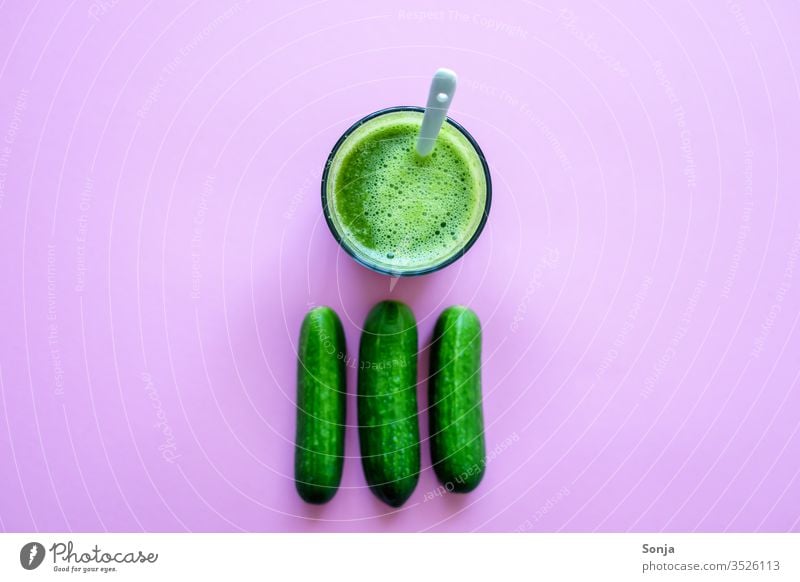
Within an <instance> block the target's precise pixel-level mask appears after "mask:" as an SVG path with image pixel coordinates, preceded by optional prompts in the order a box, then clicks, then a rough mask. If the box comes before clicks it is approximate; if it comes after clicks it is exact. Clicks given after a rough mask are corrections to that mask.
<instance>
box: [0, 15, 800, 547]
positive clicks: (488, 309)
mask: <svg viewBox="0 0 800 582" xmlns="http://www.w3.org/2000/svg"><path fill="white" fill-rule="evenodd" d="M713 4H714V7H713V8H712V7H711V6H710V5H706V4H705V3H688V2H685V1H678V2H677V3H674V5H673V3H670V7H669V8H666V7H665V5H664V4H653V3H649V2H626V3H624V4H622V3H609V4H607V5H604V4H600V3H593V2H575V1H570V0H567V2H566V3H565V4H550V3H548V4H542V5H539V4H536V3H532V2H524V1H514V2H507V3H506V2H504V3H499V2H488V3H487V2H461V1H459V2H455V1H451V2H448V3H437V4H436V6H435V7H433V4H432V3H430V2H423V1H415V2H409V3H404V4H402V5H400V4H389V3H377V2H375V3H367V2H363V3H357V2H325V1H319V2H304V1H303V2H299V3H294V2H293V3H288V2H286V3H283V4H282V5H278V4H277V3H274V2H273V3H270V4H267V3H256V2H253V3H248V2H244V1H242V2H239V3H231V4H228V5H227V6H226V5H223V4H222V3H221V2H211V1H198V2H169V3H163V2H162V3H157V2H147V3H138V2H117V1H115V0H104V1H100V0H98V1H97V2H95V3H90V2H89V1H86V2H72V3H69V4H68V3H39V2H29V1H23V0H12V1H7V2H4V3H2V6H1V7H0V243H1V244H0V248H2V254H0V269H1V270H2V273H3V277H2V285H0V321H2V327H1V328H0V329H2V332H0V333H2V336H1V339H2V341H1V342H0V380H1V382H0V396H1V398H0V474H2V479H0V527H2V528H3V529H5V530H10V531H21V530H75V531H85V530H101V531H102V530H111V531H121V530H124V531H140V530H147V531H183V530H201V531H218V530H225V531H228V530H232V531H235V530H262V531H353V530H359V531H363V530H368V531H417V530H426V531H431V530H433V531H471V530H487V531H513V530H525V531H628V530H632V531H647V530H668V531H684V530H698V531H723V530H725V531H728V530H730V531H788V530H793V531H797V530H800V525H799V520H800V479H799V478H798V471H799V470H800V463H799V462H798V459H800V435H798V427H800V390H798V375H800V364H798V353H800V332H799V331H798V327H797V326H798V317H800V315H799V314H800V309H799V308H800V200H798V191H799V189H800V164H798V160H797V155H798V151H800V131H798V130H799V129H800V81H798V67H799V66H800V64H798V56H799V55H800V35H798V25H800V7H799V6H798V4H797V3H796V2H793V1H789V0H786V1H780V2H770V3H766V2H760V1H753V2H750V1H744V0H741V1H739V0H733V1H731V2H725V3H723V2H720V3H713ZM432 10H433V11H432ZM438 66H448V67H451V68H453V69H455V70H456V71H458V73H459V74H460V79H461V84H460V88H459V90H458V94H457V96H456V98H455V103H454V106H453V110H452V116H453V118H454V119H456V120H457V121H459V122H461V123H463V124H464V125H465V126H466V128H467V129H468V130H469V131H470V132H471V133H472V134H473V135H474V136H475V137H476V138H477V140H478V141H479V142H480V144H481V146H482V148H483V150H484V152H485V153H486V156H487V158H488V160H489V163H490V166H491V169H492V173H493V179H494V205H493V208H492V214H491V216H490V218H489V223H488V225H487V228H486V230H485V231H484V234H483V236H482V238H481V239H480V240H479V242H478V243H477V244H476V245H475V247H474V248H473V249H472V250H471V251H470V252H469V254H468V255H467V256H466V257H465V259H464V260H461V261H460V262H458V263H456V264H455V265H453V266H451V267H449V268H448V269H445V270H444V271H442V272H440V273H437V274H435V275H432V276H427V277H423V278H417V279H413V280H401V281H400V282H399V283H398V284H397V286H396V287H395V288H394V289H393V290H390V286H389V279H388V278H385V277H382V276H379V275H376V274H373V273H371V272H368V271H367V270H365V269H363V268H361V267H359V266H357V265H356V264H354V263H353V261H351V260H350V259H349V258H347V256H346V255H345V254H344V253H343V252H342V251H340V250H339V249H338V248H337V246H336V245H335V244H334V241H333V239H332V237H331V235H330V233H329V232H328V230H327V227H326V225H325V223H324V221H323V219H322V216H321V212H320V200H319V181H320V176H321V172H322V165H323V162H324V160H325V157H326V156H327V154H328V152H329V151H330V148H331V147H332V145H333V143H334V142H335V141H336V139H337V138H338V137H339V135H340V134H341V132H342V131H343V130H344V129H345V128H346V127H347V126H349V125H350V124H351V123H352V122H353V121H355V120H356V119H357V118H359V117H361V116H363V115H365V114H367V113H369V112H371V111H374V110H376V109H379V108H383V107H387V106H392V105H405V104H419V103H422V102H423V101H424V98H425V94H426V91H427V84H428V80H429V77H430V75H431V74H432V72H433V71H434V70H435V69H436V68H437V67H438ZM388 297H391V298H396V299H400V300H403V301H406V302H407V303H408V304H409V305H411V306H412V308H413V309H414V311H415V313H416V315H417V318H418V321H419V329H420V337H421V339H423V340H426V341H427V339H428V338H429V336H430V332H431V328H432V325H433V322H434V320H435V318H436V316H437V315H438V313H439V312H440V311H441V309H442V308H444V307H445V306H447V305H450V304H453V303H465V304H468V305H471V306H473V307H474V309H475V310H476V311H477V312H478V314H479V315H480V317H481V318H482V320H483V323H484V327H485V344H484V348H485V359H484V366H485V367H484V374H483V378H484V389H485V415H486V421H487V439H488V446H489V449H490V451H493V452H491V453H490V455H491V460H490V462H489V465H488V469H487V474H486V478H485V480H484V482H483V483H482V485H481V486H480V488H479V489H478V490H477V491H475V492H474V493H473V494H471V495H468V496H453V495H447V496H437V495H434V494H433V493H432V492H433V491H435V490H436V487H437V483H436V482H435V478H434V475H433V473H432V471H431V470H430V469H429V468H425V467H424V470H423V472H422V475H421V478H420V483H419V486H418V488H417V490H416V492H415V493H414V495H413V497H412V498H411V500H410V502H409V503H408V504H407V505H406V506H405V507H403V508H402V509H401V510H399V511H396V512H394V513H392V514H389V508H388V507H386V506H384V505H382V504H381V503H380V502H379V501H378V500H377V499H375V498H374V497H373V496H372V495H371V494H370V492H369V491H368V490H367V489H366V488H365V486H364V478H363V475H362V471H361V466H360V462H359V460H358V443H357V438H356V436H357V435H356V430H355V429H354V427H351V429H350V430H349V431H348V435H347V455H348V458H347V461H346V463H345V473H344V479H343V483H342V488H341V490H340V491H339V493H338V495H337V496H336V498H335V499H334V500H333V501H332V502H331V503H330V504H329V505H327V506H325V507H322V508H316V507H310V506H307V505H304V504H303V503H302V502H301V501H300V500H299V498H298V497H297V495H296V494H295V492H294V485H293V482H292V469H293V467H292V458H293V448H292V440H293V432H294V413H295V410H294V379H295V363H294V352H295V342H296V338H297V335H298V331H299V324H300V321H301V319H302V317H303V314H304V312H305V310H306V309H307V307H308V306H309V305H311V304H328V305H331V306H332V307H334V308H335V309H336V310H337V311H338V312H339V313H340V315H341V317H342V319H343V321H344V323H345V328H346V334H347V340H348V343H349V346H350V348H351V353H352V354H353V355H354V356H355V348H356V347H357V344H358V337H359V328H360V325H361V323H362V322H363V320H364V317H365V315H366V313H367V311H368V310H369V308H370V307H371V305H372V304H373V303H374V302H375V301H378V300H380V299H384V298H388ZM421 361H422V362H423V363H424V365H422V366H421V369H420V379H421V381H422V380H424V378H425V374H426V370H427V352H423V353H422V354H421ZM350 372H351V378H350V380H351V382H350V390H351V391H353V390H354V389H355V372H356V370H355V368H351V370H350ZM424 387H425V383H424V382H422V383H421V385H420V388H421V389H420V394H421V398H422V405H423V406H424V404H425V397H424ZM353 404H354V402H353V399H352V398H351V402H350V405H351V408H350V410H349V414H350V416H349V418H350V421H351V422H353V419H355V409H354V407H353V406H352V405H353ZM422 432H423V436H425V435H426V434H427V422H426V417H425V415H424V414H423V415H422ZM429 462H430V459H429V455H428V450H427V446H424V447H423V465H424V466H427V465H428V464H429Z"/></svg>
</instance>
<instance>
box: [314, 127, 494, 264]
mask: <svg viewBox="0 0 800 582" xmlns="http://www.w3.org/2000/svg"><path fill="white" fill-rule="evenodd" d="M421 123H422V113H421V112H419V111H395V112H391V113H386V114H384V115H380V116H378V117H375V118H373V119H371V120H368V121H366V122H365V123H363V124H362V125H361V126H359V127H358V128H357V129H356V130H355V131H353V132H352V133H351V134H350V135H349V136H348V137H347V138H346V139H345V141H344V142H343V143H342V145H341V146H340V147H339V149H338V150H337V152H336V154H335V156H334V159H333V160H332V162H331V165H330V168H329V170H328V183H327V192H326V196H327V199H328V207H329V212H330V215H331V220H332V222H333V224H334V227H335V229H336V231H337V232H338V233H339V236H340V238H342V239H343V242H344V243H345V244H346V245H347V246H348V247H350V248H351V249H352V251H353V252H354V253H355V254H356V255H357V256H358V257H359V258H360V259H361V260H362V261H364V262H367V263H369V264H373V265H376V266H377V267H378V268H380V269H383V270H389V271H393V272H397V273H399V274H402V272H404V271H416V270H424V269H426V268H429V267H431V266H433V265H437V264H440V263H443V262H445V261H447V260H448V259H449V258H451V257H453V256H454V255H455V254H458V253H459V252H460V251H461V250H463V248H464V247H465V245H466V244H467V243H468V242H469V241H470V239H471V238H472V236H473V234H474V233H475V231H476V230H477V229H478V227H479V225H480V223H481V220H482V217H483V213H484V209H485V207H486V175H485V173H484V169H483V165H482V162H481V158H480V156H479V155H478V153H477V152H476V150H475V148H474V146H473V145H472V144H471V143H470V141H469V140H468V139H467V138H466V137H465V136H464V135H463V134H462V133H461V132H460V131H459V130H458V129H457V128H456V127H455V126H453V125H451V124H450V123H445V124H444V125H443V127H442V130H441V132H440V134H439V137H438V138H437V140H436V146H435V147H434V150H433V152H432V153H431V154H430V155H428V156H425V157H421V156H420V155H419V154H417V152H416V147H415V146H416V141H417V135H418V133H419V128H420V124H421Z"/></svg>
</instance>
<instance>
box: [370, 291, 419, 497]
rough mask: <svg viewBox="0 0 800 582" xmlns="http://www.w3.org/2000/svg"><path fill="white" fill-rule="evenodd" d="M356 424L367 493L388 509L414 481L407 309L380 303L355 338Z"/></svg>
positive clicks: (411, 331)
mask: <svg viewBox="0 0 800 582" xmlns="http://www.w3.org/2000/svg"><path fill="white" fill-rule="evenodd" d="M359 360H360V362H359V370H358V425H359V441H360V444H361V462H362V465H363V467H364V476H365V477H366V480H367V484H368V485H369V487H370V489H371V490H372V492H373V493H374V494H375V495H376V496H377V497H378V498H379V499H380V500H382V501H383V502H385V503H387V504H388V505H390V506H392V507H400V506H401V505H403V503H405V502H406V501H407V500H408V498H409V497H410V496H411V494H412V493H413V492H414V488H415V487H416V486H417V481H418V479H419V467H420V445H419V422H418V419H417V414H418V411H417V325H416V322H415V321H414V314H413V313H412V312H411V309H409V308H408V306H406V305H404V304H402V303H398V302H397V301H383V302H381V303H378V304H377V305H376V306H375V307H373V309H372V311H370V313H369V315H368V316H367V319H366V322H365V323H364V332H363V333H362V334H361V346H360V350H359Z"/></svg>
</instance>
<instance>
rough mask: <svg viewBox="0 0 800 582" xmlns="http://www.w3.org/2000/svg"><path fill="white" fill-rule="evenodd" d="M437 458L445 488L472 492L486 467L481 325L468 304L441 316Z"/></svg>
mask: <svg viewBox="0 0 800 582" xmlns="http://www.w3.org/2000/svg"><path fill="white" fill-rule="evenodd" d="M428 406H429V420H430V443H431V462H432V463H433V469H434V471H435V473H436V476H437V478H438V479H439V481H440V482H441V483H442V485H444V486H445V489H447V490H448V491H452V492H455V493H468V492H469V491H472V490H473V489H475V487H477V486H478V483H480V481H481V479H482V478H483V474H484V471H485V469H486V444H485V440H484V434H483V411H482V406H481V324H480V321H479V320H478V316H477V315H475V312H474V311H472V310H471V309H469V308H467V307H463V306H460V305H455V306H453V307H448V308H447V309H445V310H444V311H443V312H442V314H441V315H440V316H439V319H438V320H437V322H436V326H435V328H434V332H433V343H432V344H431V361H430V380H429V383H428Z"/></svg>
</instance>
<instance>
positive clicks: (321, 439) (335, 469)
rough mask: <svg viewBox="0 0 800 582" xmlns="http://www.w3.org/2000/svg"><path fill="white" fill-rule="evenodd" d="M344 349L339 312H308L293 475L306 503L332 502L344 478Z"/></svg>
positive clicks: (303, 334)
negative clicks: (337, 313)
mask: <svg viewBox="0 0 800 582" xmlns="http://www.w3.org/2000/svg"><path fill="white" fill-rule="evenodd" d="M346 350H347V348H346V346H345V339H344V330H343V329H342V322H341V321H339V316H337V315H336V312H335V311H333V310H332V309H331V308H330V307H315V308H314V309H312V310H311V311H309V312H308V313H307V314H306V317H305V319H304V320H303V325H302V327H301V328H300V341H299V343H298V347H297V432H296V438H295V457H294V475H295V487H296V488H297V493H298V494H299V495H300V497H301V498H302V499H303V500H304V501H306V502H308V503H326V502H328V501H330V500H331V499H332V498H333V496H334V495H335V494H336V490H337V489H338V488H339V483H340V482H341V480H342V468H343V466H344V429H345V420H346V419H345V414H346V411H345V409H346V401H347V383H346V365H345V356H346Z"/></svg>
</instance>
